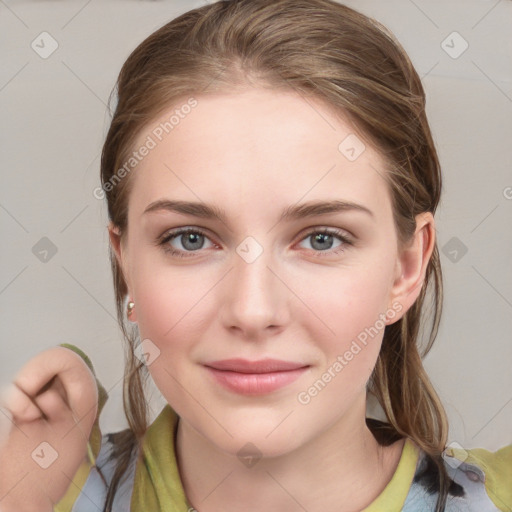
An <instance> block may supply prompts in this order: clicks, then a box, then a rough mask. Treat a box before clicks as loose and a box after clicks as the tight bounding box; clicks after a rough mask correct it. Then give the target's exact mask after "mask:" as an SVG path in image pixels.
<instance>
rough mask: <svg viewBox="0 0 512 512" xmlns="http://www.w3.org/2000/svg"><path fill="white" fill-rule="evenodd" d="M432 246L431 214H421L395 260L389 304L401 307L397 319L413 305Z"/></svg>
mask: <svg viewBox="0 0 512 512" xmlns="http://www.w3.org/2000/svg"><path fill="white" fill-rule="evenodd" d="M434 246H435V221H434V217H433V215H432V213H431V212H424V213H421V214H419V215H417V216H416V231H415V233H414V236H413V238H412V240H411V241H410V243H409V244H408V245H407V246H406V247H404V248H402V250H401V252H400V254H399V255H398V259H397V267H396V268H397V273H396V274H395V281H394V283H393V286H392V290H391V294H390V299H391V303H395V302H399V303H400V304H401V305H402V310H401V311H402V314H401V315H400V317H399V318H401V317H402V316H403V315H404V314H405V313H406V312H407V310H408V309H409V308H410V307H411V306H412V305H413V304H414V302H415V301H416V299H417V298H418V296H419V294H420V292H421V289H422V287H423V283H424V281H425V274H426V271H427V265H428V263H429V261H430V257H431V255H432V252H433V250H434ZM399 318H396V320H399ZM396 320H395V321H396ZM390 323H393V322H390Z"/></svg>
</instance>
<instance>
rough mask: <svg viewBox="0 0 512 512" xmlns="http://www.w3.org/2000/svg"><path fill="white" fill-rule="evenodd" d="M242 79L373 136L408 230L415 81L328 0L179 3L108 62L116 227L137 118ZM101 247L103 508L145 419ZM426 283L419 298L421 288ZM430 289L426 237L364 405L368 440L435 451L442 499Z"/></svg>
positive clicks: (390, 49) (434, 262)
mask: <svg viewBox="0 0 512 512" xmlns="http://www.w3.org/2000/svg"><path fill="white" fill-rule="evenodd" d="M247 84H250V85H254V84H256V85H259V86H264V87H270V88H288V89H290V90H294V91H297V92H299V93H300V94H302V95H303V96H310V97H314V98H316V99H319V100H321V101H323V102H324V104H325V105H327V107H328V108H329V109H330V110H331V111H332V112H335V113H338V114H339V115H340V116H342V117H343V118H345V119H347V120H349V121H350V122H351V123H352V124H353V126H354V128H355V130H356V131H357V134H358V136H359V137H360V138H361V139H363V140H364V141H366V142H367V143H368V144H370V145H372V146H373V147H375V148H376V149H377V151H378V152H379V154H380V155H381V156H382V158H383V160H384V161H385V163H386V171H387V172H386V175H385V178H386V180H387V182H388V185H389V190H390V193H391V197H392V203H393V212H394V221H395V227H396V231H397V236H398V240H399V243H400V244H401V245H402V244H405V243H406V242H407V241H408V240H410V238H411V236H412V235H413V234H414V232H415V228H416V223H415V216H416V215H418V214H419V213H422V212H432V214H434V212H435V211H436V208H437V205H438V203H439V199H440V194H441V172H440V165H439V161H438V157H437V153H436V149H435V146H434V142H433V139H432V136H431V132H430V128H429V125H428V122H427V118H426V113H425V92H424V90H423V87H422V84H421V80H420V78H419V76H418V74H417V73H416V71H415V69H414V67H413V65H412V63H411V61H410V59H409V57H408V56H407V54H406V52H405V51H404V49H403V48H402V46H401V45H400V44H399V43H398V42H397V40H396V39H395V38H394V36H393V35H392V34H391V33H390V32H389V31H388V30H387V29H386V28H385V27H384V26H382V25H381V24H380V23H378V22H377V21H375V20H373V19H372V18H369V17H367V16H365V15H363V14H361V13H359V12H357V11H355V10H353V9H351V8H348V7H346V6H344V5H341V4H339V3H336V2H334V1H332V0H277V1H276V0H231V1H229V0H224V1H219V2H217V3H214V4H212V5H208V6H205V7H201V8H198V9H194V10H191V11H188V12H186V13H184V14H183V15H181V16H179V17H178V18H176V19H174V20H172V21H170V22H169V23H167V24H166V25H164V26H163V27H161V28H160V29H159V30H157V31H156V32H154V33H153V34H151V35H150V36H149V37H148V38H147V39H146V40H144V41H143V42H142V43H141V44H140V45H139V46H138V47H137V48H136V49H135V50H134V51H133V52H132V53H131V55H130V56H129V57H128V59H127V60H126V62H125V63H124V65H123V67H122V69H121V72H120V74H119V77H118V80H117V84H116V85H117V96H118V102H117V105H116V108H115V112H114V114H113V118H112V122H111V125H110V129H109V131H108V134H107V137H106V140H105V144H104V147H103V152H102V156H101V180H102V186H103V187H104V190H105V191H106V198H107V203H108V214H109V218H110V220H111V221H112V222H113V224H114V225H115V226H117V228H118V229H119V232H120V234H121V237H122V238H123V236H125V234H126V231H127V205H128V197H129V194H130V183H131V182H132V180H131V179H130V176H128V177H125V178H123V179H120V180H117V181H118V182H116V183H113V178H115V177H116V176H115V173H116V170H117V169H119V168H120V167H121V166H122V165H123V163H124V162H126V161H128V159H129V156H130V154H131V152H132V151H133V149H134V147H133V146H134V142H135V140H136V138H137V136H138V135H139V134H140V133H141V130H142V129H144V128H145V127H146V126H147V125H148V124H149V123H150V122H153V121H154V120H155V117H156V116H157V114H159V113H161V112H162V111H163V110H164V109H167V108H169V106H170V105H173V104H176V103H177V101H178V100H179V99H182V98H184V97H185V98H186V97H191V96H192V95H195V94H197V95H200V94H207V93H208V92H210V91H216V92H218V91H223V92H229V91H233V90H234V89H235V88H236V87H238V86H244V85H247ZM113 92H114V91H113ZM110 99H111V98H110ZM108 184H110V186H107V185H108ZM110 257H111V265H112V272H113V279H114V288H115V295H116V302H117V314H118V321H119V324H120V327H121V330H122V332H123V335H124V338H125V339H126V341H127V343H126V345H125V346H126V367H125V382H124V390H123V405H124V410H125V414H126V418H127V421H128V424H129V428H128V429H127V430H124V431H122V432H120V433H118V434H117V435H116V449H115V453H114V456H115V457H116V460H117V464H116V472H115V474H114V477H113V480H112V482H111V485H110V488H109V491H108V494H107V500H106V503H105V508H104V512H109V511H111V510H112V502H113V498H114V494H115V491H116V488H117V486H118V485H119V483H120V479H121V477H122V476H123V474H124V473H125V470H126V468H127V465H128V462H129V458H130V455H131V452H132V450H133V448H136V447H138V448H140V447H141V443H142V438H143V436H144V433H145V432H146V429H147V427H148V411H147V403H146V399H145V396H144V383H145V380H146V379H147V377H148V372H147V369H146V367H145V366H144V365H143V364H142V363H140V362H139V360H138V359H137V358H136V357H135V356H134V347H135V345H136V344H137V343H138V342H139V341H140V340H138V339H137V332H136V329H132V330H131V331H129V329H128V327H127V325H126V324H125V309H124V304H125V299H126V294H127V291H128V290H127V286H126V283H125V280H124V278H123V276H122V272H121V269H120V267H119V266H118V263H117V261H116V258H115V254H114V253H113V251H112V249H111V251H110ZM429 285H430V286H429ZM432 287H433V292H432V297H431V305H430V306H431V307H430V310H429V311H427V310H426V309H425V307H426V306H427V305H428V304H427V290H429V291H430V290H431V288H432ZM442 297H443V288H442V274H441V266H440V260H439V252H438V249H437V245H436V246H435V247H434V250H433V253H432V256H431V259H430V261H429V263H428V267H427V271H426V276H425V282H424V284H423V288H422V291H421V294H420V296H419V297H418V299H417V300H416V302H415V303H414V304H413V306H412V307H411V308H410V309H409V310H408V311H407V312H406V313H405V315H404V316H403V317H402V318H401V319H400V320H399V321H397V322H395V323H394V324H392V325H388V326H386V329H385V332H384V338H383V342H382V348H381V351H380V354H379V357H378V360H377V363H376V366H375V369H374V371H373V373H372V375H371V377H370V379H369V381H368V384H367V390H368V392H369V393H372V394H373V395H374V396H375V397H376V398H377V400H378V401H379V403H380V405H381V406H382V409H383V411H384V413H385V415H386V418H387V422H382V421H378V420H376V419H371V418H367V424H368V426H369V427H370V428H371V429H372V431H373V432H374V435H375V436H376V437H377V439H378V440H379V442H380V443H381V444H391V442H393V441H394V440H396V439H398V438H401V437H408V438H411V439H412V440H413V441H414V442H416V443H417V445H419V446H420V447H421V448H422V449H423V450H424V451H425V452H426V453H427V454H428V456H429V457H430V460H431V461H433V462H434V463H435V466H436V467H437V469H438V472H439V473H438V474H439V479H438V482H437V483H436V484H435V486H434V490H438V491H439V498H438V502H437V505H436V512H441V511H442V510H444V507H445V503H446V498H447V493H448V489H449V486H450V484H451V481H450V480H449V478H448V475H447V473H446V470H445V467H444V464H443V460H442V451H443V450H444V448H445V446H446V440H447V430H448V425H447V418H446V413H445V411H444V408H443V405H442V403H441V401H440V399H439V397H438V395H437V394H436V392H435V390H434V388H433V386H432V384H431V382H430V380H429V378H428V376H427V374H426V372H425V370H424V368H423V365H422V361H421V358H422V357H424V356H425V355H426V354H427V353H428V352H429V350H430V349H431V347H432V344H433V342H434V339H435V337H436V335H437V331H438V326H439V322H440V317H441V310H442ZM426 313H432V314H431V318H430V321H429V327H430V329H429V331H430V336H429V338H428V340H427V342H426V344H425V346H424V347H423V350H420V348H419V340H418V337H419V335H420V325H421V326H422V329H423V331H425V330H426V329H425V325H424V324H425V323H426V322H427V318H423V316H425V315H426ZM422 315H423V316H422Z"/></svg>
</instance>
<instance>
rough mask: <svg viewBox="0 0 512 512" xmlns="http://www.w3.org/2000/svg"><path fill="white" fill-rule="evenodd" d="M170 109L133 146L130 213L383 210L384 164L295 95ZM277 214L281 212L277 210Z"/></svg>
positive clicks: (252, 93) (322, 109)
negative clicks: (321, 203) (220, 206)
mask: <svg viewBox="0 0 512 512" xmlns="http://www.w3.org/2000/svg"><path fill="white" fill-rule="evenodd" d="M194 101H195V105H194V106H193V107H190V106H189V107H186V106H187V105H193V104H194V102H192V103H191V102H190V101H189V98H184V99H182V100H181V101H179V102H176V103H175V104H174V105H173V106H172V107H170V108H169V109H167V110H165V111H164V112H163V114H162V115H160V116H159V117H158V118H157V119H155V120H154V122H152V123H150V124H149V125H148V126H147V127H146V128H145V129H144V130H143V131H142V132H141V133H140V134H139V136H138V138H137V141H136V144H135V147H136V148H139V147H141V146H142V145H144V144H147V145H148V146H151V149H150V150H149V151H147V152H146V153H147V154H146V156H144V157H143V158H142V159H141V160H140V161H139V163H138V164H137V166H136V167H135V168H134V171H133V174H134V176H132V179H133V180H134V183H133V188H132V194H131V197H130V206H129V210H136V212H134V213H138V214H141V213H142V211H143V209H144V208H145V206H147V204H149V203H150V202H152V201H154V200H156V199H160V198H162V197H172V198H179V199H183V200H193V201H198V200H204V201H208V202H211V201H213V200H214V199H216V200H217V201H218V202H219V203H222V202H224V203H226V204H225V208H226V209H228V208H229V205H230V204H232V205H233V207H238V206H239V205H240V204H241V203H242V202H245V204H248V203H250V202H251V200H258V201H260V204H261V201H264V202H265V204H266V205H267V206H269V207H271V206H272V204H275V203H276V202H279V203H284V202H286V203H287V205H288V204H290V203H296V202H298V201H300V200H301V198H302V197H304V199H305V200H308V201H309V200H315V199H325V198H327V197H328V198H329V199H334V198H343V199H350V200H358V201H360V202H363V203H366V204H367V205H368V204H371V205H372V206H373V207H374V209H375V210H377V213H378V210H379V209H381V210H385V209H389V198H388V197H387V196H388V194H387V186H386V183H385V182H384V179H383V175H384V167H383V162H382V160H381V158H380V156H379V155H378V153H377V152H376V151H375V150H374V149H373V148H372V147H371V146H369V145H368V144H367V143H365V142H363V141H362V140H361V139H360V138H359V137H358V136H357V135H356V134H355V130H354V128H353V127H352V126H351V125H350V123H349V122H348V121H347V120H346V119H343V118H340V116H339V115H336V114H335V113H334V112H333V111H332V110H330V109H329V108H328V107H327V106H325V105H324V104H323V103H321V102H320V101H318V100H314V99H311V98H309V97H303V96H301V95H299V94H297V93H295V92H293V91H283V90H269V89H252V88H250V89H247V90H244V91H242V92H236V93H223V94H209V95H202V96H201V95H197V96H194ZM280 207H281V206H280Z"/></svg>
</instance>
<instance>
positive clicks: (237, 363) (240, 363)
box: [205, 358, 309, 374]
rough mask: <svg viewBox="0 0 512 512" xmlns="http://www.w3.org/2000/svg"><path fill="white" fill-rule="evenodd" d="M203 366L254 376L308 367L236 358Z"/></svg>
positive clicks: (295, 363) (273, 360) (275, 360)
mask: <svg viewBox="0 0 512 512" xmlns="http://www.w3.org/2000/svg"><path fill="white" fill-rule="evenodd" d="M205 366H208V367H210V368H213V369H216V370H225V371H232V372H237V373H251V374H256V373H273V372H285V371H291V370H298V369H300V368H305V367H308V366H309V365H307V364H304V363H297V362H293V361H283V360H281V359H271V358H267V359H260V360H259V361H249V360H247V359H241V358H236V359H224V360H222V361H212V362H211V363H205Z"/></svg>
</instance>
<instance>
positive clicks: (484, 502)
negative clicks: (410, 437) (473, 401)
mask: <svg viewBox="0 0 512 512" xmlns="http://www.w3.org/2000/svg"><path fill="white" fill-rule="evenodd" d="M443 465H444V468H445V469H446V472H447V474H448V476H449V478H450V482H449V488H448V496H447V502H446V509H445V510H446V512H455V511H457V512H459V511H464V512H499V511H502V512H512V445H508V446H504V447H503V448H501V449H500V450H497V451H496V452H491V451H488V450H485V449H483V448H474V449H469V450H465V449H464V448H463V447H462V446H460V445H456V444H453V445H451V446H450V447H448V448H447V449H446V450H445V451H444V452H443ZM438 476H439V470H438V467H437V464H436V463H435V461H434V460H433V459H432V458H431V457H429V456H428V455H427V454H426V453H425V452H423V451H421V452H420V456H419V458H418V463H417V466H416V472H415V475H414V478H413V481H412V485H411V488H410V491H409V494H408V496H407V499H406V501H405V504H404V508H403V511H404V512H416V511H420V510H421V511H424V510H435V504H436V501H437V498H438V493H439V483H438Z"/></svg>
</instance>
